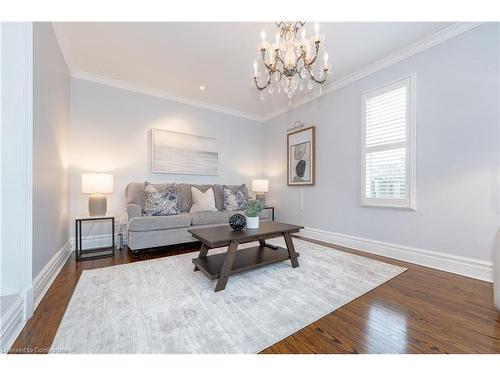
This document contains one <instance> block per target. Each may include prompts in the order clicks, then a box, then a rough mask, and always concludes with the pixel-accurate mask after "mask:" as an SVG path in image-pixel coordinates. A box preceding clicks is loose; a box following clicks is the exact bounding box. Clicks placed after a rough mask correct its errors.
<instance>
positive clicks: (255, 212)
mask: <svg viewBox="0 0 500 375" xmlns="http://www.w3.org/2000/svg"><path fill="white" fill-rule="evenodd" d="M263 208H264V207H263V206H262V203H261V202H260V201H258V200H249V201H248V202H247V204H246V206H245V215H247V216H248V217H257V216H259V214H260V212H261V211H262V209H263Z"/></svg>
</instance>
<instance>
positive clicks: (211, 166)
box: [151, 129, 219, 176]
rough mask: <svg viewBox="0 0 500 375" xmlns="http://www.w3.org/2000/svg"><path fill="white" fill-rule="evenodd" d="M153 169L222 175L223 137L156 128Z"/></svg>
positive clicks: (152, 141) (159, 171)
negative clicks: (201, 135)
mask: <svg viewBox="0 0 500 375" xmlns="http://www.w3.org/2000/svg"><path fill="white" fill-rule="evenodd" d="M151 172H153V173H176V174H197V175H205V176H217V175H219V140H218V139H215V138H208V137H200V136H197V135H192V134H184V133H177V132H173V131H168V130H161V129H153V130H152V134H151Z"/></svg>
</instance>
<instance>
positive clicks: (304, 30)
mask: <svg viewBox="0 0 500 375" xmlns="http://www.w3.org/2000/svg"><path fill="white" fill-rule="evenodd" d="M300 35H301V37H302V40H303V41H304V40H305V39H306V29H305V27H303V28H302V30H301V32H300Z"/></svg>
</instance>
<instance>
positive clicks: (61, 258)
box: [33, 240, 71, 309]
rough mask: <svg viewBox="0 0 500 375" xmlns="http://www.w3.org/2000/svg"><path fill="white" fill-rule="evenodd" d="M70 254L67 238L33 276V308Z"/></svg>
mask: <svg viewBox="0 0 500 375" xmlns="http://www.w3.org/2000/svg"><path fill="white" fill-rule="evenodd" d="M70 255H71V245H70V242H69V240H68V241H66V243H65V244H64V245H63V247H61V248H60V249H59V250H58V251H57V253H55V254H54V256H53V257H52V259H51V260H50V261H49V262H48V263H47V264H46V265H45V267H43V269H42V270H41V271H40V273H39V274H38V275H37V276H36V277H35V279H34V280H33V290H34V298H33V299H34V309H36V308H37V306H38V305H39V303H40V301H41V300H42V298H43V296H44V295H45V293H47V290H49V288H50V286H51V285H52V283H53V282H54V280H55V279H56V277H57V275H58V274H59V272H60V271H61V268H62V267H63V266H64V264H65V263H66V261H67V260H68V258H69V256H70Z"/></svg>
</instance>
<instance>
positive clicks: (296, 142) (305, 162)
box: [287, 126, 316, 186]
mask: <svg viewBox="0 0 500 375" xmlns="http://www.w3.org/2000/svg"><path fill="white" fill-rule="evenodd" d="M315 149H316V141H315V127H314V126H310V127H308V128H304V129H301V130H297V131H294V132H292V133H289V134H287V159H288V168H287V171H288V173H287V176H288V186H304V185H314V181H315V178H316V173H315V169H316V165H315V164H316V160H315V153H316V150H315Z"/></svg>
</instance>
